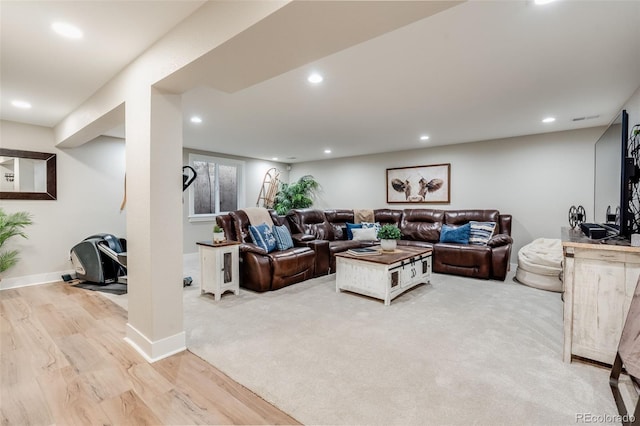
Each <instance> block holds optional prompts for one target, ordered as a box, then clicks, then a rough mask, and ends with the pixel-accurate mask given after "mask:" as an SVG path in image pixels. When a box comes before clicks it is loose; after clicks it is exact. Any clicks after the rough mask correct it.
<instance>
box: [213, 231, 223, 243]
mask: <svg viewBox="0 0 640 426" xmlns="http://www.w3.org/2000/svg"><path fill="white" fill-rule="evenodd" d="M213 242H214V243H222V242H224V232H214V233H213Z"/></svg>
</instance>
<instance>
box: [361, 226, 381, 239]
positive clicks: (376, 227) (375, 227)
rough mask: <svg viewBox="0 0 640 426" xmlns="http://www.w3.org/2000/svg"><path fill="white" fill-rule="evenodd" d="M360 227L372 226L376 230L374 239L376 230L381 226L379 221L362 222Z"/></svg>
mask: <svg viewBox="0 0 640 426" xmlns="http://www.w3.org/2000/svg"><path fill="white" fill-rule="evenodd" d="M362 227H363V228H373V229H375V230H376V238H374V240H377V239H378V231H379V230H380V228H381V226H380V222H362Z"/></svg>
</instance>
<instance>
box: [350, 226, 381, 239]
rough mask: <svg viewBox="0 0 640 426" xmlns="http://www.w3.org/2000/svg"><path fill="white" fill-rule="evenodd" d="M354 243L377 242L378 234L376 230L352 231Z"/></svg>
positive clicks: (362, 229)
mask: <svg viewBox="0 0 640 426" xmlns="http://www.w3.org/2000/svg"><path fill="white" fill-rule="evenodd" d="M351 232H353V240H354V241H376V240H377V239H378V237H377V236H378V232H377V231H376V228H361V229H355V228H354V229H352V230H351Z"/></svg>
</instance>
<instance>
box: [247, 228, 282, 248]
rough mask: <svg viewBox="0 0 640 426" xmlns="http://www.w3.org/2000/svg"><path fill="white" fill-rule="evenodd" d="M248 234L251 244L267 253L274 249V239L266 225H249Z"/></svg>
mask: <svg viewBox="0 0 640 426" xmlns="http://www.w3.org/2000/svg"><path fill="white" fill-rule="evenodd" d="M249 233H250V234H251V239H252V240H253V243H254V244H255V245H257V246H258V247H260V248H262V249H264V250H266V252H267V253H270V252H272V251H273V250H275V249H276V238H275V237H274V236H273V232H271V228H270V227H269V225H267V224H266V223H263V224H262V225H257V226H253V225H250V226H249Z"/></svg>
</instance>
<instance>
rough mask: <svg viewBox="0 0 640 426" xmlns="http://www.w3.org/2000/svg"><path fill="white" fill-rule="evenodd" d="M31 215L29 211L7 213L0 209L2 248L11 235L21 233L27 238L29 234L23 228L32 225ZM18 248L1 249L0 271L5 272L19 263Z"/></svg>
mask: <svg viewBox="0 0 640 426" xmlns="http://www.w3.org/2000/svg"><path fill="white" fill-rule="evenodd" d="M32 223H33V221H32V220H31V215H30V214H29V213H27V212H16V213H11V214H7V213H5V211H4V210H3V209H0V248H2V247H3V246H4V244H5V243H6V242H7V240H8V239H9V238H11V237H15V236H16V235H19V236H21V237H23V238H27V234H25V233H24V231H23V229H24V227H25V226H27V225H31V224H32ZM18 260H19V258H18V250H2V251H0V272H4V271H6V270H7V269H9V268H11V267H12V266H13V265H15V264H16V263H18Z"/></svg>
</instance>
